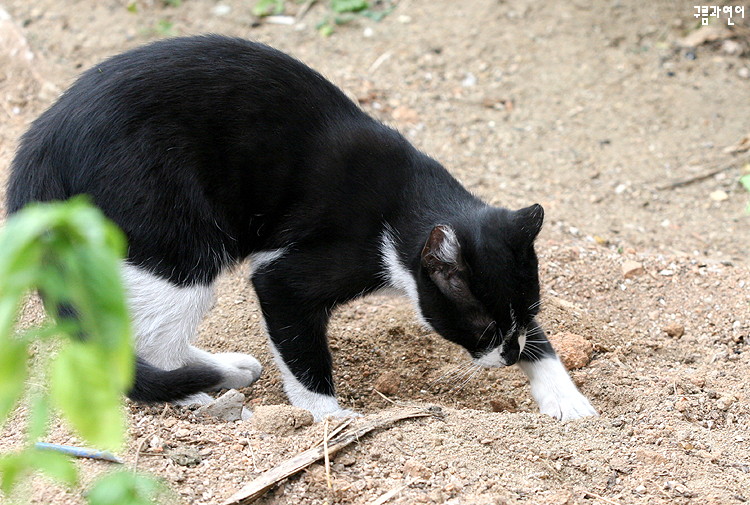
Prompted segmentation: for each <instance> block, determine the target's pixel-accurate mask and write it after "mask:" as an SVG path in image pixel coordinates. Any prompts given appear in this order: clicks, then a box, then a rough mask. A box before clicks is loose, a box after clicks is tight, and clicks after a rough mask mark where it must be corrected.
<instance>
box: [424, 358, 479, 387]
mask: <svg viewBox="0 0 750 505" xmlns="http://www.w3.org/2000/svg"><path fill="white" fill-rule="evenodd" d="M470 365H471V363H468V364H467V363H459V364H457V365H456V366H454V367H451V368H450V369H449V370H448V371H447V372H445V373H444V374H443V375H441V376H440V377H438V378H437V379H433V380H432V381H431V382H430V383H429V384H427V387H428V388H431V387H433V386H435V385H436V384H437V383H438V382H443V381H447V382H451V381H452V379H454V378H455V377H458V376H459V375H462V373H464V372H465V370H466V368H467V367H468V366H470Z"/></svg>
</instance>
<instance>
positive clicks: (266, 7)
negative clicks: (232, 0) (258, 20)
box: [252, 0, 284, 17]
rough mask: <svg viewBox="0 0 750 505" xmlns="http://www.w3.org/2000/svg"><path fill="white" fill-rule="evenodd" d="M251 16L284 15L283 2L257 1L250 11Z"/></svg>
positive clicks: (281, 0) (278, 0) (274, 0)
mask: <svg viewBox="0 0 750 505" xmlns="http://www.w3.org/2000/svg"><path fill="white" fill-rule="evenodd" d="M252 12H253V15H255V16H258V17H264V16H270V15H272V14H273V15H277V16H278V15H279V14H283V13H284V0H258V1H257V2H255V5H254V6H253V9H252Z"/></svg>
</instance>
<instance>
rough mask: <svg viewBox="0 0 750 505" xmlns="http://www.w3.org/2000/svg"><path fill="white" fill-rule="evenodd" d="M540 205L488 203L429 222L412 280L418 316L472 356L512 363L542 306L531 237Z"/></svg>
mask: <svg viewBox="0 0 750 505" xmlns="http://www.w3.org/2000/svg"><path fill="white" fill-rule="evenodd" d="M543 221H544V210H543V209H542V207H541V205H538V204H537V205H532V206H531V207H526V208H524V209H521V210H518V211H510V210H507V209H502V208H493V207H487V208H485V209H482V210H481V211H479V212H477V213H475V214H473V215H472V216H470V218H468V219H465V220H463V221H461V222H456V223H453V224H441V225H438V226H435V227H434V228H432V230H431V232H430V234H429V237H428V238H427V240H426V242H425V244H424V247H423V249H422V252H421V268H420V273H419V276H418V281H417V287H418V291H419V305H420V309H421V312H422V316H423V318H424V319H425V320H426V321H427V322H428V323H429V324H430V326H432V327H433V329H435V331H437V332H438V333H439V334H441V335H442V336H443V337H445V338H447V339H448V340H451V341H453V342H455V343H457V344H460V345H461V346H463V347H464V348H465V349H466V350H467V351H468V352H469V354H470V355H471V356H472V358H473V359H474V362H475V363H477V364H479V365H482V366H487V367H498V366H507V365H512V364H513V363H515V362H516V361H518V358H519V355H520V352H521V350H522V349H523V346H524V344H525V342H526V332H527V329H528V330H531V328H532V327H535V326H534V325H535V323H534V322H533V320H534V316H536V314H537V312H538V310H539V273H538V264H537V257H536V253H535V252H534V239H536V236H537V235H538V234H539V231H540V230H541V228H542V222H543Z"/></svg>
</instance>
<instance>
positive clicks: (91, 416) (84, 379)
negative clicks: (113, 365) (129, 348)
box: [50, 342, 125, 449]
mask: <svg viewBox="0 0 750 505" xmlns="http://www.w3.org/2000/svg"><path fill="white" fill-rule="evenodd" d="M108 366H109V364H108V363H106V362H105V361H104V360H103V356H102V353H101V352H98V350H97V349H96V348H92V347H91V346H90V345H87V343H85V342H70V343H68V344H67V345H66V346H65V347H64V348H63V349H62V350H61V351H60V352H59V354H58V355H57V357H56V358H55V360H54V361H53V364H52V372H51V374H50V397H51V400H52V402H53V403H54V405H55V406H56V407H57V408H59V409H60V410H61V411H62V413H63V415H64V416H65V418H67V419H68V421H70V423H71V424H72V425H73V427H74V428H75V429H76V430H77V431H78V432H79V433H80V434H81V436H83V437H84V438H85V439H87V440H88V441H90V442H91V443H92V444H94V445H96V446H98V447H102V448H104V449H117V448H119V447H120V445H121V444H122V440H123V430H124V428H125V422H124V418H123V413H122V409H121V395H122V391H121V389H120V388H119V387H118V386H119V385H118V384H117V383H116V381H115V380H113V377H112V374H111V373H110V371H109V368H108Z"/></svg>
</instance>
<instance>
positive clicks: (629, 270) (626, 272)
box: [622, 260, 646, 279]
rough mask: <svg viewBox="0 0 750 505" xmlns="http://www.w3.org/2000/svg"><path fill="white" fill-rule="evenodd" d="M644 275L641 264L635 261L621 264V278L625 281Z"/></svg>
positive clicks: (626, 261)
mask: <svg viewBox="0 0 750 505" xmlns="http://www.w3.org/2000/svg"><path fill="white" fill-rule="evenodd" d="M644 273H646V270H645V269H644V268H643V263H639V262H637V261H633V260H625V261H623V263H622V276H623V277H624V278H626V279H632V278H633V277H637V276H639V275H643V274H644Z"/></svg>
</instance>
